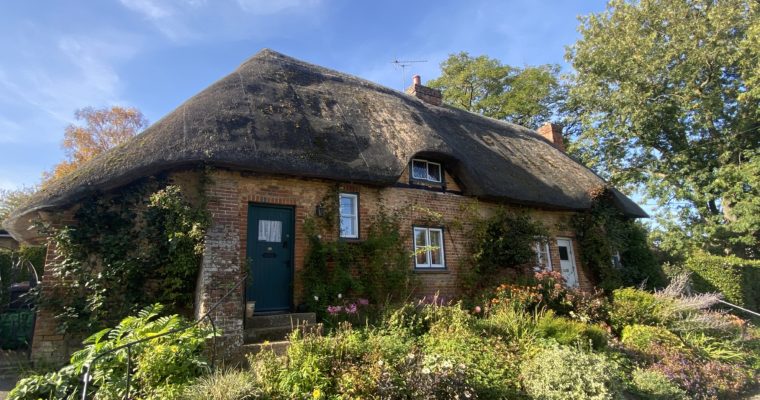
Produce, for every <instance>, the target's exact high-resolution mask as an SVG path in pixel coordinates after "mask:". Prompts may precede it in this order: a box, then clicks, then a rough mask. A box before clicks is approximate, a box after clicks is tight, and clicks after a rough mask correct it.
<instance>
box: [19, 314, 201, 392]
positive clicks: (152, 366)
mask: <svg viewBox="0 0 760 400" xmlns="http://www.w3.org/2000/svg"><path fill="white" fill-rule="evenodd" d="M162 311H163V307H162V306H161V305H159V304H155V305H152V306H148V307H146V308H144V309H143V310H141V311H140V312H139V313H138V315H137V316H130V317H127V318H125V319H123V320H122V321H121V322H120V323H119V324H118V325H117V326H116V327H114V328H113V329H104V330H101V331H99V332H97V333H95V334H93V335H92V336H90V337H89V338H87V339H86V340H85V341H84V344H85V348H84V349H82V350H79V351H77V352H75V353H74V354H73V355H72V356H71V360H70V361H71V363H70V365H67V366H65V367H63V368H62V369H61V370H59V371H58V372H55V373H51V374H47V375H45V376H42V377H40V376H32V377H29V378H26V379H23V380H21V381H20V382H19V383H18V384H17V386H16V388H14V390H13V391H12V392H11V394H10V395H9V399H26V398H30V399H31V398H34V399H37V398H40V397H41V398H45V397H49V394H50V393H54V394H55V396H54V398H67V397H68V396H81V394H80V393H79V391H80V390H81V387H80V385H79V384H77V385H74V384H69V383H67V382H69V381H70V380H74V379H75V378H76V380H77V381H79V380H80V379H81V376H82V374H83V373H84V368H85V366H86V365H89V364H90V363H91V362H92V361H93V360H94V359H95V358H96V357H98V356H99V355H100V354H103V353H105V352H107V351H109V350H111V349H115V348H117V347H119V346H122V345H124V344H126V343H129V342H132V341H135V340H139V339H148V338H151V337H153V336H156V335H159V334H161V333H164V332H168V331H171V330H174V329H179V328H181V327H184V326H187V324H189V322H188V321H186V320H184V319H183V318H181V317H180V316H178V315H166V316H161V312H162ZM211 334H212V333H211V331H210V330H209V329H206V328H204V327H201V326H194V327H191V328H189V329H186V330H184V331H181V332H177V333H174V334H171V335H166V336H162V337H157V338H155V339H149V340H146V341H144V342H142V343H139V344H136V345H134V346H132V350H131V355H132V357H133V358H132V367H133V368H134V371H133V372H134V374H133V376H132V382H131V395H132V396H134V397H137V398H147V399H151V398H155V399H171V398H178V399H179V398H181V393H182V386H183V385H186V384H187V383H189V382H190V381H191V380H192V379H194V378H196V377H198V376H200V375H202V374H203V373H205V372H207V371H208V364H207V363H206V360H205V357H204V356H203V354H202V350H203V345H204V343H205V341H206V340H207V339H209V338H210V335H211ZM127 354H128V353H127V349H126V348H123V349H120V350H117V351H115V352H113V353H111V354H109V355H105V356H103V357H101V358H100V359H99V360H98V361H97V363H96V364H93V366H92V368H91V386H90V391H91V392H90V393H88V396H96V397H97V398H98V399H121V398H123V397H124V396H125V394H126V379H127V377H126V373H125V372H126V368H127ZM58 381H60V382H58ZM22 394H23V396H27V397H23V396H22ZM35 396H36V397H35ZM72 398H73V397H72Z"/></svg>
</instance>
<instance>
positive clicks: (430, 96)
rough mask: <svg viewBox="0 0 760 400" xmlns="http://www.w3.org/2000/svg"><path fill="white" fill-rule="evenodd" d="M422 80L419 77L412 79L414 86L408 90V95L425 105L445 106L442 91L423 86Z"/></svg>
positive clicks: (415, 76)
mask: <svg viewBox="0 0 760 400" xmlns="http://www.w3.org/2000/svg"><path fill="white" fill-rule="evenodd" d="M421 82H422V78H420V76H419V75H414V76H413V77H412V85H411V86H409V87H408V88H407V89H406V93H407V94H410V95H412V96H414V97H416V98H418V99H420V100H422V101H424V102H425V103H428V104H432V105H435V106H440V105H441V104H443V96H442V95H441V91H440V90H438V89H433V88H430V87H427V86H423V85H422V83H421Z"/></svg>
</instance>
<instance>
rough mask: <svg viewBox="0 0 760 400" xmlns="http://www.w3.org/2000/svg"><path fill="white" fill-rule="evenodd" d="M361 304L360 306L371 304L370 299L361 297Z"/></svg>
mask: <svg viewBox="0 0 760 400" xmlns="http://www.w3.org/2000/svg"><path fill="white" fill-rule="evenodd" d="M359 305H360V306H368V305H369V300H367V299H359Z"/></svg>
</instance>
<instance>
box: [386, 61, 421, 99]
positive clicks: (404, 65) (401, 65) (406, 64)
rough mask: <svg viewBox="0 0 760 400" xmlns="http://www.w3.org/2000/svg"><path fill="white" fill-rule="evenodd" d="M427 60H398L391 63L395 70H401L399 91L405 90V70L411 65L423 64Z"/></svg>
mask: <svg viewBox="0 0 760 400" xmlns="http://www.w3.org/2000/svg"><path fill="white" fill-rule="evenodd" d="M425 62H427V60H399V59H398V58H397V59H395V60H393V61H391V64H393V65H394V66H395V67H396V68H400V69H401V90H402V91H403V90H404V89H405V88H406V68H407V67H411V66H412V65H413V64H417V63H425Z"/></svg>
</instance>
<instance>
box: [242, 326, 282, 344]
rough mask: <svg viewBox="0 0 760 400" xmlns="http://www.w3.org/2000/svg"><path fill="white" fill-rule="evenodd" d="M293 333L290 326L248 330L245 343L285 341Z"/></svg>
mask: <svg viewBox="0 0 760 400" xmlns="http://www.w3.org/2000/svg"><path fill="white" fill-rule="evenodd" d="M291 332H293V329H292V328H291V327H290V326H272V327H268V328H254V329H246V330H245V343H259V342H264V341H280V340H285V339H287V338H288V336H289V335H290V333H291Z"/></svg>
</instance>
